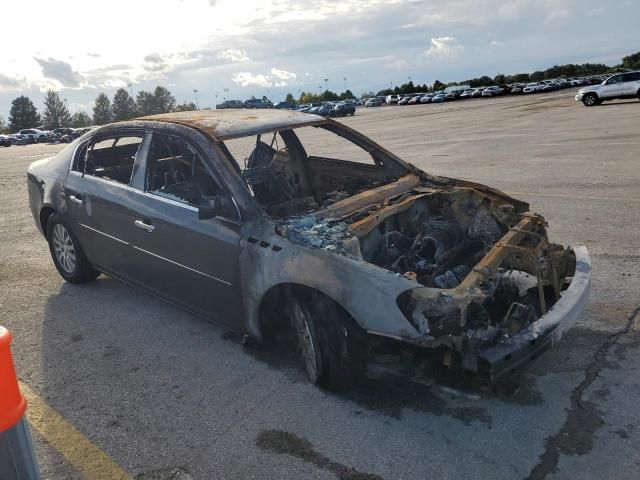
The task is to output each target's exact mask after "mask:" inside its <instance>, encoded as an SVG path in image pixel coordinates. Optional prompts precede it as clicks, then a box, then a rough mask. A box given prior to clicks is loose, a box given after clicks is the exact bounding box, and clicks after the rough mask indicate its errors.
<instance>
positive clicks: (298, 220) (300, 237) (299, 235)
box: [276, 215, 349, 254]
mask: <svg viewBox="0 0 640 480" xmlns="http://www.w3.org/2000/svg"><path fill="white" fill-rule="evenodd" d="M347 230H348V225H347V224H346V223H344V222H330V221H328V220H319V219H317V218H316V217H315V216H314V215H305V216H302V217H293V218H290V219H288V220H287V221H286V222H282V223H280V224H279V225H278V226H277V227H276V231H277V232H278V234H279V235H282V236H285V237H287V238H288V239H289V240H291V241H292V242H294V243H297V244H299V245H304V246H307V247H314V248H324V249H325V250H329V251H334V252H338V253H344V254H346V253H347V252H346V251H345V250H344V248H343V247H342V240H344V239H345V238H347V237H348V236H349V233H348V231H347Z"/></svg>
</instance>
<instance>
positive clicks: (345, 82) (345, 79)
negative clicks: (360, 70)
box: [342, 77, 347, 92]
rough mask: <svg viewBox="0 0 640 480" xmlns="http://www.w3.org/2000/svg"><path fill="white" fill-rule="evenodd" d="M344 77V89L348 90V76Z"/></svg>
mask: <svg viewBox="0 0 640 480" xmlns="http://www.w3.org/2000/svg"><path fill="white" fill-rule="evenodd" d="M342 79H343V80H344V91H345V92H346V91H347V77H342Z"/></svg>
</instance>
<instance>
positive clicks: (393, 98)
mask: <svg viewBox="0 0 640 480" xmlns="http://www.w3.org/2000/svg"><path fill="white" fill-rule="evenodd" d="M400 98H401V97H400V95H387V98H386V99H385V102H386V103H387V104H388V105H393V104H395V103H398V102H399V101H400Z"/></svg>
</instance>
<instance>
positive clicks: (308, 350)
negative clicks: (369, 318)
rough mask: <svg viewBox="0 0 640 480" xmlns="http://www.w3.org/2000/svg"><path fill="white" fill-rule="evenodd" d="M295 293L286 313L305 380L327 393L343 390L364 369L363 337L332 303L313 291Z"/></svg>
mask: <svg viewBox="0 0 640 480" xmlns="http://www.w3.org/2000/svg"><path fill="white" fill-rule="evenodd" d="M296 293H297V294H296V296H295V297H293V298H291V299H290V300H289V301H288V303H287V306H286V308H285V314H286V316H287V317H288V319H289V321H290V323H291V325H292V327H293V329H294V331H295V334H296V338H297V343H298V351H299V353H300V356H301V359H302V364H303V368H304V371H305V373H306V375H307V378H308V379H309V381H310V382H311V383H312V384H317V385H320V386H322V387H325V388H327V389H329V390H334V391H340V390H343V389H345V388H346V387H347V386H349V385H350V384H351V383H352V382H353V381H354V380H355V379H356V378H357V377H358V376H360V375H361V374H362V373H363V372H364V370H365V369H366V346H365V345H366V344H365V341H364V334H363V332H362V331H361V330H359V327H358V326H357V325H355V324H354V322H353V320H352V319H351V317H350V316H349V315H348V314H347V312H346V311H344V310H343V309H342V308H341V307H340V306H339V305H337V304H336V303H335V302H333V301H332V300H330V299H328V298H327V297H324V296H322V295H320V294H318V293H316V292H307V291H298V292H296Z"/></svg>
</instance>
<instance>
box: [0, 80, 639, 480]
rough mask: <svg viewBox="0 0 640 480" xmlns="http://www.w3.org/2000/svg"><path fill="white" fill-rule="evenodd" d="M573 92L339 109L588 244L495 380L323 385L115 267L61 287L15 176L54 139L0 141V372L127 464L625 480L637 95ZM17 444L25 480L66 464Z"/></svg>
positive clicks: (633, 335) (146, 470)
mask: <svg viewBox="0 0 640 480" xmlns="http://www.w3.org/2000/svg"><path fill="white" fill-rule="evenodd" d="M573 93H574V92H567V91H565V92H560V93H554V94H549V95H539V96H526V97H515V98H496V99H490V100H484V99H481V100H477V101H476V100H470V101H465V102H454V103H451V104H448V103H445V104H442V105H426V106H415V107H413V106H408V107H394V108H391V107H389V108H386V107H385V108H378V109H361V110H359V111H358V114H357V115H356V116H355V117H353V118H347V119H345V120H344V121H345V123H347V124H349V125H350V126H353V127H355V128H356V129H358V130H360V131H362V132H363V133H365V134H367V135H369V136H371V137H372V138H373V139H374V140H375V141H378V142H379V143H380V144H382V145H383V146H385V147H387V148H389V149H390V150H391V151H393V152H394V153H396V154H398V155H400V156H401V157H403V158H404V159H406V160H408V161H410V162H414V163H416V164H417V165H418V166H420V167H421V168H423V169H425V170H426V171H428V172H430V173H433V174H437V175H447V176H452V177H460V178H465V179H468V180H473V181H477V182H480V183H485V184H488V185H491V186H495V187H497V188H501V189H503V190H505V191H507V192H510V193H512V194H514V195H515V196H517V197H519V198H522V199H524V200H527V201H529V202H530V204H531V206H532V209H533V210H535V211H539V212H541V213H542V214H543V215H544V216H545V217H546V218H547V220H548V222H549V236H550V239H551V240H553V241H556V242H558V243H563V244H574V245H580V244H585V245H587V247H588V248H589V251H590V254H591V256H592V260H593V287H592V296H591V302H590V304H589V306H588V308H587V310H586V312H585V314H584V315H583V316H582V317H581V319H580V320H579V321H578V323H577V325H576V326H575V327H574V328H573V329H572V330H571V331H570V332H569V333H568V334H567V336H566V337H565V339H564V340H563V341H562V342H561V344H560V345H558V346H557V347H556V348H554V349H552V350H550V351H548V352H546V353H545V354H544V355H543V356H542V357H540V358H539V359H537V360H536V361H535V362H533V363H532V364H530V365H528V366H527V367H526V368H524V369H523V370H522V371H521V372H520V373H519V374H518V375H516V376H515V377H514V378H512V379H510V380H509V387H508V388H505V389H500V388H499V389H496V390H495V391H494V390H491V389H487V388H480V389H475V390H474V389H471V390H468V389H467V390H465V391H460V390H457V389H455V388H449V387H451V385H438V384H437V383H435V382H433V381H431V382H426V383H425V384H415V383H412V382H410V381H403V380H400V379H397V378H387V377H382V378H379V379H377V380H371V381H367V382H364V383H363V385H362V386H359V387H358V388H355V389H354V390H353V391H351V392H348V393H345V394H341V395H336V394H332V393H328V392H326V391H323V390H320V389H318V388H314V387H311V386H309V385H308V384H306V383H305V381H304V376H303V375H302V373H301V372H300V370H299V369H298V366H297V365H296V363H295V361H293V360H292V359H291V358H288V357H287V356H283V355H281V354H279V352H270V351H267V350H265V349H260V348H257V347H253V346H250V347H245V348H243V347H241V346H240V345H239V343H238V342H237V341H235V340H234V338H233V336H231V335H229V334H227V333H226V332H225V331H224V330H223V329H222V328H220V327H218V326H216V325H213V324H210V323H207V322H204V321H202V320H200V319H198V318H195V317H193V316H191V315H189V314H187V313H184V312H182V311H179V310H176V309H175V308H173V307H171V306H169V305H167V304H164V303H162V302H159V301H157V300H155V299H154V298H152V297H149V296H147V295H145V294H143V293H140V292H138V291H136V290H133V289H131V288H129V287H127V286H125V285H123V284H121V283H119V282H117V281H115V280H112V279H109V278H105V277H100V279H99V280H98V281H97V282H95V283H93V284H88V285H83V286H73V285H66V284H64V283H63V281H62V279H61V278H60V277H59V276H58V275H57V273H56V271H55V269H54V267H53V265H52V263H51V260H50V258H49V253H48V250H47V246H46V243H45V242H44V240H43V239H42V238H41V237H40V236H39V234H38V232H37V230H36V228H35V226H34V225H33V220H32V218H31V214H30V212H29V208H28V204H27V194H26V188H25V168H26V166H27V165H28V164H29V163H30V162H32V161H34V160H36V159H38V158H43V157H45V156H46V155H49V154H52V153H54V152H56V151H57V150H59V149H60V147H59V146H54V145H52V146H49V145H36V146H26V147H10V148H4V149H0V166H1V168H2V175H0V198H1V200H2V201H1V202H0V219H1V222H0V245H1V247H0V312H1V316H0V323H2V324H4V325H6V326H7V327H8V328H9V329H11V331H12V333H13V335H14V342H13V351H14V357H15V362H16V368H17V371H18V375H19V377H20V379H21V380H22V381H24V382H25V383H26V384H28V385H29V386H30V387H31V388H32V389H33V390H34V391H35V392H37V393H38V394H39V395H40V396H41V397H42V398H43V399H45V400H46V402H47V403H48V404H49V405H50V406H51V407H52V408H54V409H55V410H56V411H58V412H59V413H60V414H61V415H63V416H64V417H65V419H66V420H67V421H69V422H71V423H72V424H73V425H74V426H75V427H76V428H77V429H78V430H79V431H80V432H82V433H83V434H84V435H86V436H87V437H88V438H89V439H90V440H91V441H92V442H93V443H94V444H96V445H97V446H99V447H100V448H101V449H102V450H104V451H105V452H106V453H107V454H108V455H109V456H110V457H111V458H112V459H113V460H114V461H115V462H116V463H117V464H118V465H120V466H121V467H122V468H124V469H125V470H126V471H128V472H129V473H130V474H132V475H134V476H135V475H140V478H165V477H166V476H165V477H163V476H162V475H161V474H156V473H154V472H158V471H164V472H174V474H175V475H174V478H189V477H192V478H197V479H207V478H221V479H222V478H257V479H261V478H281V479H287V478H291V479H297V478H318V479H324V478H350V479H356V478H362V479H366V478H369V479H374V478H375V479H378V478H385V479H394V478H403V479H413V478H415V479H420V478H425V477H429V478H498V479H501V478H509V479H511V478H522V479H525V478H526V479H543V478H547V479H581V480H585V479H601V478H610V477H612V476H615V478H617V479H635V478H637V477H638V471H640V449H639V448H638V444H639V440H640V416H638V414H637V405H638V401H637V399H638V398H640V373H638V372H639V370H638V369H637V365H638V364H640V348H639V347H640V333H639V327H640V318H639V317H640V314H639V310H640V274H639V273H638V272H640V193H639V192H638V187H637V186H638V183H639V180H640V164H638V161H637V157H638V152H639V151H640V139H639V138H638V134H637V132H638V129H639V127H640V116H638V109H639V108H640V104H639V103H638V102H637V101H628V102H612V103H610V104H605V105H603V106H601V107H595V108H591V109H585V108H584V107H582V106H581V105H576V104H575V103H574V102H573V100H572V95H573ZM34 441H35V444H36V449H37V455H38V458H39V461H40V465H41V469H42V473H43V477H44V478H52V479H53V478H55V479H57V478H65V479H66V478H81V475H80V474H79V473H78V472H77V471H75V470H74V469H73V467H72V466H71V465H69V464H68V463H67V462H66V460H65V459H64V458H62V457H61V456H60V454H59V453H58V452H56V451H55V450H54V449H53V448H52V447H51V446H49V445H48V444H47V443H46V441H44V440H43V438H41V437H39V436H37V435H34ZM175 472H178V473H175Z"/></svg>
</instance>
